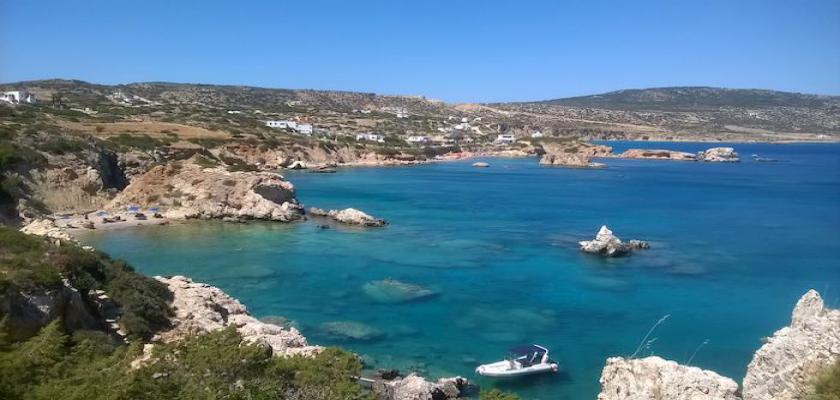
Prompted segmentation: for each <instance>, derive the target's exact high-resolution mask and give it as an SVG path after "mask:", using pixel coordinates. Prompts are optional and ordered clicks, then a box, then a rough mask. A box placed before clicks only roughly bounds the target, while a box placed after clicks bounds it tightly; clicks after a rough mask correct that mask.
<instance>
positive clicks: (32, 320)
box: [0, 279, 104, 340]
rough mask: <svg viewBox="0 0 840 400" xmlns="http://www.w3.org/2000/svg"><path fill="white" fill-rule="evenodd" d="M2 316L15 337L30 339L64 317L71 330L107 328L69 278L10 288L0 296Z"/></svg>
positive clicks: (68, 328)
mask: <svg viewBox="0 0 840 400" xmlns="http://www.w3.org/2000/svg"><path fill="white" fill-rule="evenodd" d="M0 315H2V316H3V318H2V319H4V320H5V323H6V328H7V333H8V334H9V336H10V338H11V339H13V340H22V339H27V338H30V337H32V336H34V335H36V334H37V333H38V331H40V330H41V328H43V327H45V326H47V325H48V324H49V323H50V322H52V321H54V320H56V319H61V321H62V323H63V324H64V327H65V328H66V329H67V330H68V331H74V330H78V329H102V328H103V327H104V321H102V320H101V319H100V318H98V315H97V313H96V312H95V311H94V310H93V309H92V305H90V304H88V303H87V302H85V299H84V298H83V297H82V294H81V293H80V292H79V290H78V289H76V288H75V287H73V286H72V285H71V284H70V282H68V281H67V280H66V279H63V280H62V283H61V285H60V286H56V287H52V288H50V287H39V288H35V289H30V290H20V291H14V290H10V291H8V292H7V293H5V294H4V295H3V296H0Z"/></svg>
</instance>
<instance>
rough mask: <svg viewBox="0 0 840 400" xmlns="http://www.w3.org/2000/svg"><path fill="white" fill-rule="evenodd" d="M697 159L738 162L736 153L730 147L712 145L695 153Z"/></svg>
mask: <svg viewBox="0 0 840 400" xmlns="http://www.w3.org/2000/svg"><path fill="white" fill-rule="evenodd" d="M697 161H706V162H739V161H741V159H740V158H738V153H736V152H735V149H733V148H731V147H712V148H711V149H708V150H705V151H701V152H699V153H697Z"/></svg>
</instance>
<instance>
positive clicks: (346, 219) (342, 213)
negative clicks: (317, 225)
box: [309, 207, 388, 226]
mask: <svg viewBox="0 0 840 400" xmlns="http://www.w3.org/2000/svg"><path fill="white" fill-rule="evenodd" d="M309 213H310V214H312V215H316V216H319V217H327V218H331V219H333V220H335V221H338V222H341V223H344V224H348V225H359V226H385V225H387V224H388V221H385V220H384V219H381V218H376V217H373V216H371V215H369V214H367V213H365V212H363V211H360V210H357V209H355V208H345V209H343V210H329V211H326V210H323V209H320V208H317V207H311V208H310V209H309Z"/></svg>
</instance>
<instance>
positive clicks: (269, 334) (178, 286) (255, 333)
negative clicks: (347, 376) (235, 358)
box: [155, 276, 322, 356]
mask: <svg viewBox="0 0 840 400" xmlns="http://www.w3.org/2000/svg"><path fill="white" fill-rule="evenodd" d="M155 279H157V280H159V281H161V282H163V283H164V284H166V286H167V287H168V288H169V290H170V291H171V292H172V295H173V300H172V310H173V312H174V316H173V317H172V318H171V322H172V325H173V327H172V329H170V330H169V331H166V332H164V333H162V334H161V335H160V338H161V339H162V340H163V341H172V340H178V339H181V338H183V337H187V336H190V335H196V334H201V333H206V332H210V331H214V330H218V329H222V328H225V327H228V326H235V327H236V329H237V330H238V331H239V333H240V334H241V335H242V338H243V339H244V340H246V341H248V342H253V343H264V344H266V345H268V346H271V349H272V350H273V351H274V354H275V355H278V356H290V355H297V354H301V355H313V354H315V353H317V352H319V351H321V349H322V348H321V347H320V346H310V345H309V344H308V343H307V342H306V338H305V337H303V335H301V333H300V332H299V331H298V330H297V329H295V328H283V327H280V326H277V325H274V324H267V323H264V322H262V321H260V320H258V319H256V318H254V317H252V316H251V315H250V314H248V310H247V309H246V308H245V306H244V305H242V303H240V302H239V301H238V300H236V299H234V298H233V297H230V296H228V295H227V294H225V292H223V291H222V290H221V289H219V288H217V287H214V286H211V285H208V284H205V283H196V282H193V281H192V280H191V279H190V278H187V277H183V276H173V277H172V278H163V277H159V276H157V277H155Z"/></svg>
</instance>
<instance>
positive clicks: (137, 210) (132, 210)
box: [128, 205, 140, 212]
mask: <svg viewBox="0 0 840 400" xmlns="http://www.w3.org/2000/svg"><path fill="white" fill-rule="evenodd" d="M128 211H129V212H140V206H136V205H135V206H130V207H128Z"/></svg>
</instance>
